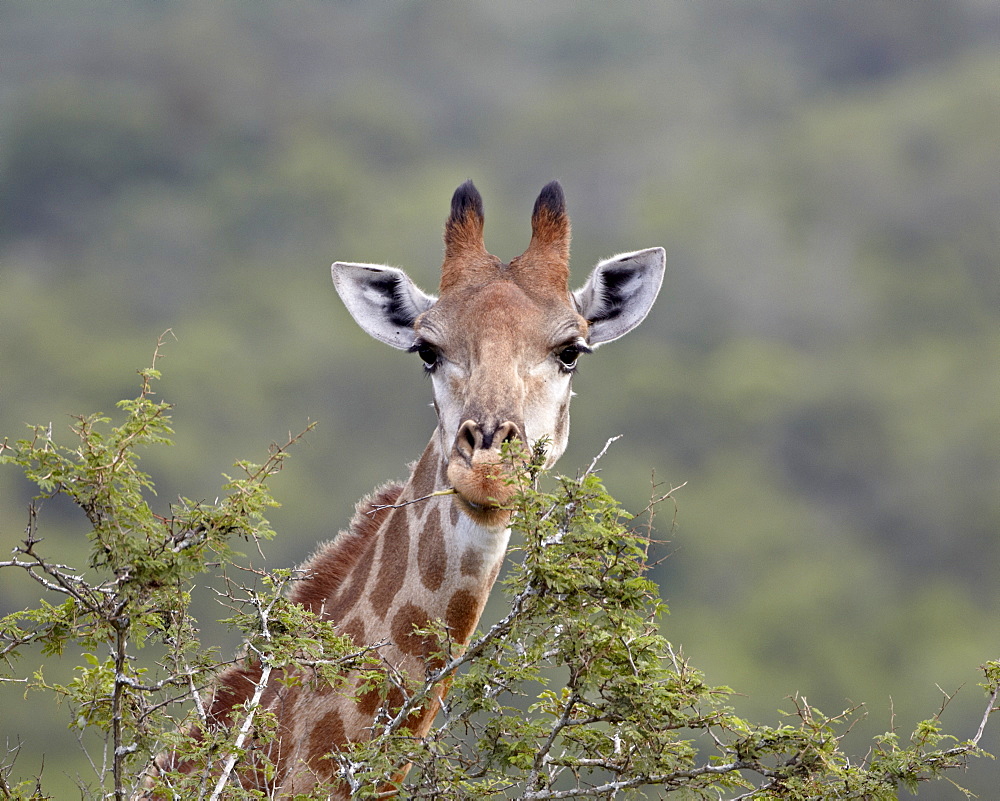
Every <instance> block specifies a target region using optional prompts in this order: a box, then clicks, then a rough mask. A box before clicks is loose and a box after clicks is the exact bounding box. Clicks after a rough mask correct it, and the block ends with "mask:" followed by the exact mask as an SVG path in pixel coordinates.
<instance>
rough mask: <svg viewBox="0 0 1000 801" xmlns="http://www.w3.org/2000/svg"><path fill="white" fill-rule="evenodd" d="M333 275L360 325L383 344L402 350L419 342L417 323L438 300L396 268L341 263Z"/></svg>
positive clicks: (335, 284)
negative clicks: (417, 339)
mask: <svg viewBox="0 0 1000 801" xmlns="http://www.w3.org/2000/svg"><path fill="white" fill-rule="evenodd" d="M330 272H331V274H332V275H333V285H334V286H335V287H336V288H337V292H338V293H339V294H340V298H341V300H343V301H344V305H345V306H346V307H347V310H348V311H349V312H350V313H351V316H352V317H353V318H354V319H355V320H356V321H357V323H358V325H360V326H361V327H362V328H363V329H364V330H365V331H367V332H368V333H369V334H370V335H371V336H373V337H375V339H377V340H379V341H380V342H385V343H386V344H387V345H392V347H394V348H399V349H400V350H406V349H408V348H409V347H410V346H412V345H413V343H414V342H415V341H416V336H415V335H414V333H413V323H414V321H415V320H416V319H417V317H419V316H420V315H421V314H423V313H424V312H425V311H427V310H428V309H429V308H430V307H431V306H433V305H434V303H435V302H436V300H437V298H435V297H434V296H433V295H428V294H426V293H425V292H422V291H421V290H420V289H419V288H418V287H417V285H416V284H414V283H413V281H412V280H410V277H409V276H408V275H407V274H406V273H404V272H403V271H402V270H398V269H396V268H395V267H383V266H382V265H380V264H349V263H347V262H341V261H338V262H336V263H335V264H334V265H333V267H331V268H330Z"/></svg>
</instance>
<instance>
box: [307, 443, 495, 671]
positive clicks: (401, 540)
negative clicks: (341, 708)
mask: <svg viewBox="0 0 1000 801" xmlns="http://www.w3.org/2000/svg"><path fill="white" fill-rule="evenodd" d="M439 442H440V438H439V437H438V436H437V434H436V432H435V436H434V437H432V438H431V441H430V443H429V444H428V445H427V448H426V449H425V450H424V453H423V455H422V456H421V457H420V459H419V460H418V461H417V462H416V464H415V465H414V467H413V471H412V473H411V474H410V478H409V480H408V481H407V482H406V484H405V485H404V486H403V487H402V489H401V490H400V491H399V494H398V496H397V497H396V498H395V499H394V501H392V502H391V505H388V506H389V508H386V509H383V510H382V511H381V513H380V512H376V513H375V518H376V521H377V525H378V528H377V530H376V531H375V532H374V536H367V537H366V538H365V539H366V542H365V543H364V544H363V547H364V548H365V552H363V553H360V554H359V555H358V559H357V562H356V564H355V568H354V571H353V575H352V576H351V580H350V581H348V582H346V583H345V584H344V585H343V586H342V591H341V592H340V593H339V594H337V595H335V596H333V597H328V598H326V599H324V604H323V606H324V609H323V612H324V614H325V615H326V616H328V617H330V618H331V619H335V620H338V621H339V623H340V627H341V630H342V631H343V632H344V633H345V634H350V635H351V636H352V637H353V638H354V639H355V641H356V642H357V643H358V644H359V645H370V644H373V643H378V642H387V643H389V644H390V645H389V647H388V648H386V649H385V650H386V652H387V653H386V654H385V656H386V657H387V658H388V659H389V660H390V662H397V663H405V662H406V659H405V657H419V658H423V657H426V653H424V650H423V649H422V646H421V644H420V643H419V642H417V639H419V638H415V637H414V635H413V634H412V631H413V629H414V626H417V627H421V626H424V625H426V623H428V622H430V621H435V620H440V621H442V622H443V623H444V624H445V625H446V626H447V627H448V631H449V636H450V638H451V641H452V642H453V643H456V644H459V645H465V644H466V643H467V642H468V640H469V638H470V637H471V635H472V632H473V629H474V628H475V625H476V623H477V622H478V620H479V616H480V614H481V613H482V608H483V606H484V605H485V603H486V598H487V596H488V595H489V591H490V588H491V587H492V585H493V582H494V581H495V579H496V575H497V572H498V571H499V569H500V564H501V562H502V560H503V556H504V552H505V550H506V547H507V542H508V539H509V536H510V530H509V529H507V528H505V527H495V528H486V527H483V526H479V525H477V524H476V523H475V522H473V520H472V519H471V518H470V517H468V515H466V514H465V513H464V512H462V511H461V510H460V509H459V507H458V505H457V504H456V503H455V501H454V498H453V496H450V495H441V496H431V497H429V498H428V497H427V496H429V495H431V493H433V492H436V491H438V490H442V489H446V488H447V487H448V486H449V484H448V479H447V476H446V468H447V462H446V461H445V459H444V458H443V457H442V455H441V447H440V444H439ZM388 494H389V493H383V495H384V496H385V495H388ZM420 499H424V500H420ZM411 501H413V503H410V502H411ZM404 504H405V505H404ZM378 505H379V499H378V498H376V499H375V500H374V506H373V503H372V502H371V501H369V503H368V506H369V507H370V508H368V509H365V508H364V506H365V503H364V502H363V503H362V504H360V505H359V509H358V515H357V516H356V522H357V518H358V517H361V516H366V515H369V514H370V513H371V512H372V511H373V508H375V509H377V508H378ZM379 517H381V519H379ZM356 529H357V525H355V530H356ZM334 548H336V543H335V544H334ZM393 650H396V651H398V652H399V653H397V654H393V653H392V652H393ZM393 666H394V667H400V666H401V664H394V665H393ZM421 673H422V671H421Z"/></svg>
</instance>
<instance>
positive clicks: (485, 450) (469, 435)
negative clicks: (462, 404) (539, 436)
mask: <svg viewBox="0 0 1000 801" xmlns="http://www.w3.org/2000/svg"><path fill="white" fill-rule="evenodd" d="M522 441H523V440H522V436H521V427H520V426H518V425H517V423H514V422H512V421H510V420H506V421H504V422H502V423H500V424H499V425H497V426H482V425H480V424H479V423H477V422H476V421H474V420H466V421H465V422H464V423H462V425H461V426H459V429H458V433H457V434H456V436H455V442H454V444H453V445H452V450H451V458H450V459H449V460H448V480H449V481H450V482H451V485H452V487H454V489H455V492H456V493H457V496H458V498H457V501H458V502H459V504H460V505H461V506H462V508H463V510H464V511H465V512H466V514H468V515H469V516H470V517H472V519H473V520H475V521H476V522H477V523H479V524H481V525H487V526H493V525H496V526H506V525H507V523H508V521H509V520H510V510H509V509H506V508H504V507H505V505H506V504H508V503H509V502H510V501H511V499H512V498H513V497H514V494H515V492H516V488H515V487H514V485H513V483H512V480H511V479H512V472H511V467H512V457H513V458H514V459H517V458H519V457H518V453H517V449H516V448H514V449H512V448H510V447H508V449H507V457H506V458H505V456H504V454H503V452H502V448H503V445H504V444H505V443H519V442H522Z"/></svg>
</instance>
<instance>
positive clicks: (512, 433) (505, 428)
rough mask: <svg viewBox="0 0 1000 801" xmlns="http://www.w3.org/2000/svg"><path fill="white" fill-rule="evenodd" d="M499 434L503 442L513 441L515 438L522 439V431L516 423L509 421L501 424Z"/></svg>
mask: <svg viewBox="0 0 1000 801" xmlns="http://www.w3.org/2000/svg"><path fill="white" fill-rule="evenodd" d="M497 434H499V435H500V441H501V442H513V441H514V440H517V439H521V431H520V429H518V427H517V425H516V424H515V423H511V422H507V423H504V424H503V425H502V426H500V429H499V431H497Z"/></svg>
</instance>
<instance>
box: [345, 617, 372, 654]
mask: <svg viewBox="0 0 1000 801" xmlns="http://www.w3.org/2000/svg"><path fill="white" fill-rule="evenodd" d="M340 633H341V634H343V635H345V636H347V637H350V638H351V639H352V640H354V644H355V645H357V646H358V647H359V648H363V647H364V646H366V645H368V643H367V642H366V639H365V622H364V621H363V620H362V619H361V618H360V617H352V618H351V619H350V620H348V621H347V622H346V623H345V624H344V625H343V626H341V627H340Z"/></svg>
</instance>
